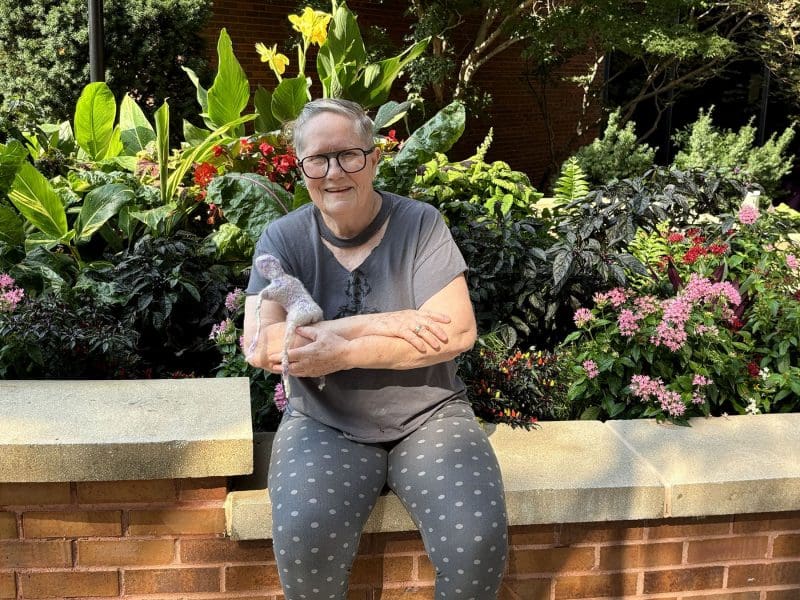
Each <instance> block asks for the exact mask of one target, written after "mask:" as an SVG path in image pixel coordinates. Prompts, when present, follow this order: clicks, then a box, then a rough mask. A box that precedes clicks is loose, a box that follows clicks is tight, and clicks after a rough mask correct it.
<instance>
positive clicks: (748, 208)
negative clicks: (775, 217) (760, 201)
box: [739, 204, 759, 225]
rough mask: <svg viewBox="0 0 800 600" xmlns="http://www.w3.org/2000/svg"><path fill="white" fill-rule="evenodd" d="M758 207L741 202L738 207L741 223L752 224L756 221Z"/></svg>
mask: <svg viewBox="0 0 800 600" xmlns="http://www.w3.org/2000/svg"><path fill="white" fill-rule="evenodd" d="M758 217H759V212H758V209H757V208H756V207H755V206H753V205H752V204H743V205H742V207H741V208H740V209H739V222H740V223H741V224H742V225H752V224H753V223H755V222H756V221H758Z"/></svg>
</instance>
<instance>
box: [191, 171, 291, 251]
mask: <svg viewBox="0 0 800 600" xmlns="http://www.w3.org/2000/svg"><path fill="white" fill-rule="evenodd" d="M206 199H207V201H209V202H213V203H214V204H216V205H218V206H220V207H222V209H223V210H224V211H225V218H226V219H227V220H228V221H229V222H231V223H233V224H234V225H236V226H237V227H239V228H240V229H242V230H244V231H246V232H247V234H248V235H249V236H250V238H251V239H252V241H253V242H255V241H257V240H258V238H259V237H260V236H261V234H262V233H263V232H264V229H265V228H266V227H267V225H269V224H270V223H271V222H272V221H274V220H275V219H277V218H278V217H281V216H283V215H285V214H286V213H287V212H289V210H291V207H292V200H293V198H292V194H290V193H289V192H287V191H286V190H285V189H284V188H283V186H281V185H279V184H277V183H275V182H273V181H270V180H269V179H267V178H266V177H264V176H262V175H258V174H256V173H228V174H226V175H223V176H222V177H215V178H214V180H213V181H212V182H211V183H210V184H209V186H208V192H207V195H206Z"/></svg>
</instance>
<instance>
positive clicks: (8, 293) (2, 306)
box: [0, 273, 25, 312]
mask: <svg viewBox="0 0 800 600" xmlns="http://www.w3.org/2000/svg"><path fill="white" fill-rule="evenodd" d="M23 296H25V290H23V289H22V288H19V287H16V286H15V285H14V278H13V277H11V276H10V275H8V274H6V273H0V312H12V311H13V310H14V309H15V308H17V304H19V303H20V302H21V301H22V298H23Z"/></svg>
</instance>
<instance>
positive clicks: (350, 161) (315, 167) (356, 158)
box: [300, 148, 369, 179]
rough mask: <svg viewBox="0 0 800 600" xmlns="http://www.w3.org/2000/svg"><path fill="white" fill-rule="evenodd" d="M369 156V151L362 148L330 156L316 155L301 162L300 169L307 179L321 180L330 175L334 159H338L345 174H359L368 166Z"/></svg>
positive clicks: (349, 149) (331, 153)
mask: <svg viewBox="0 0 800 600" xmlns="http://www.w3.org/2000/svg"><path fill="white" fill-rule="evenodd" d="M367 154H369V151H366V150H362V149H361V148H348V149H347V150H340V151H339V152H330V153H328V154H315V155H314V156H307V157H305V158H304V159H303V160H302V161H300V168H301V169H303V173H305V175H306V177H310V178H311V179H321V178H322V177H325V176H326V175H327V174H328V170H329V168H330V164H331V160H330V159H332V158H334V159H336V162H337V163H338V164H339V168H341V169H342V171H344V172H345V173H357V172H358V171H360V170H361V169H363V168H364V167H365V166H366V164H367Z"/></svg>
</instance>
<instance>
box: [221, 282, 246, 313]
mask: <svg viewBox="0 0 800 600" xmlns="http://www.w3.org/2000/svg"><path fill="white" fill-rule="evenodd" d="M243 303H244V292H243V291H242V289H241V288H235V289H234V290H233V291H232V292H231V293H229V294H228V295H227V296H225V308H226V309H227V310H228V312H236V311H237V310H239V309H240V308H241V307H242V304H243Z"/></svg>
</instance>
